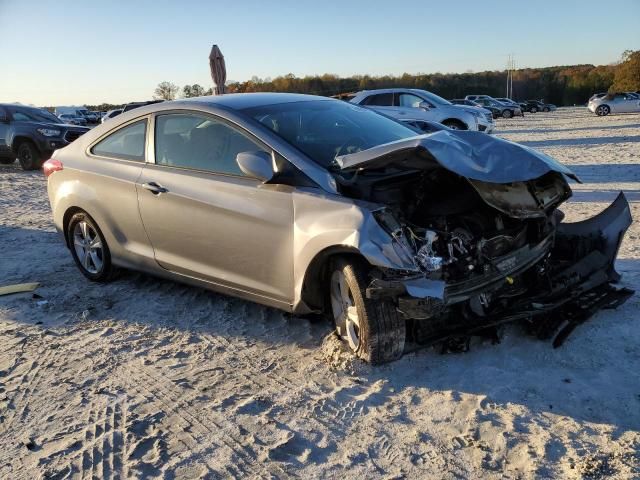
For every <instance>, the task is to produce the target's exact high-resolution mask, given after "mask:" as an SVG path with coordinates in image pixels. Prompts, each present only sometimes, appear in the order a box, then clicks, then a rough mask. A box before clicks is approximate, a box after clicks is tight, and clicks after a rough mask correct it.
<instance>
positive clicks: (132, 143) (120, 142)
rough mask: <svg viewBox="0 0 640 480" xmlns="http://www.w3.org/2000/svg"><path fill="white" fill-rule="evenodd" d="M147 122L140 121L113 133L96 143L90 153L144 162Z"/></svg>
mask: <svg viewBox="0 0 640 480" xmlns="http://www.w3.org/2000/svg"><path fill="white" fill-rule="evenodd" d="M146 130H147V121H146V120H141V121H139V122H136V123H132V124H130V125H127V126H126V127H123V128H121V129H120V130H117V131H115V132H114V133H112V134H111V135H109V136H108V137H107V138H105V139H104V140H102V141H100V142H99V143H97V144H96V145H95V146H94V147H93V148H92V149H91V152H92V153H93V154H94V155H102V156H104V157H113V158H122V159H124V160H138V161H141V162H144V144H145V142H144V139H145V133H146Z"/></svg>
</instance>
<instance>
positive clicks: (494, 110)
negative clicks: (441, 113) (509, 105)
mask: <svg viewBox="0 0 640 480" xmlns="http://www.w3.org/2000/svg"><path fill="white" fill-rule="evenodd" d="M449 101H450V102H451V103H453V104H454V105H466V106H467V107H476V108H481V109H483V110H486V111H488V112H489V113H490V114H491V117H492V118H498V117H500V116H502V111H501V110H500V109H499V108H496V107H492V106H491V105H480V104H479V103H476V102H474V101H473V100H467V99H466V98H454V99H453V100H449Z"/></svg>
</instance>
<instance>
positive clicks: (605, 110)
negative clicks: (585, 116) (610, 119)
mask: <svg viewBox="0 0 640 480" xmlns="http://www.w3.org/2000/svg"><path fill="white" fill-rule="evenodd" d="M609 113H611V108H609V105H598V107H597V108H596V115H597V116H599V117H606V116H607V115H609Z"/></svg>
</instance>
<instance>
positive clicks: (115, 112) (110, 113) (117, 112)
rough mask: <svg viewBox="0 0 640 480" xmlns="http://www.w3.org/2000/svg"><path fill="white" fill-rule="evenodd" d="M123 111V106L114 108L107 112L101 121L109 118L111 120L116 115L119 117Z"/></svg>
mask: <svg viewBox="0 0 640 480" xmlns="http://www.w3.org/2000/svg"><path fill="white" fill-rule="evenodd" d="M121 113H122V109H121V108H116V109H114V110H109V111H108V112H107V113H105V114H104V115H103V116H102V118H101V119H100V123H104V122H106V121H107V120H110V119H112V118H114V117H117V116H118V115H120V114H121Z"/></svg>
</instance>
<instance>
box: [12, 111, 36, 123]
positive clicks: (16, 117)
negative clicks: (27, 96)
mask: <svg viewBox="0 0 640 480" xmlns="http://www.w3.org/2000/svg"><path fill="white" fill-rule="evenodd" d="M30 120H33V119H32V118H31V117H29V115H25V114H24V113H22V112H13V121H14V122H28V121H30Z"/></svg>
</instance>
